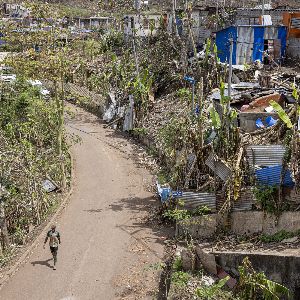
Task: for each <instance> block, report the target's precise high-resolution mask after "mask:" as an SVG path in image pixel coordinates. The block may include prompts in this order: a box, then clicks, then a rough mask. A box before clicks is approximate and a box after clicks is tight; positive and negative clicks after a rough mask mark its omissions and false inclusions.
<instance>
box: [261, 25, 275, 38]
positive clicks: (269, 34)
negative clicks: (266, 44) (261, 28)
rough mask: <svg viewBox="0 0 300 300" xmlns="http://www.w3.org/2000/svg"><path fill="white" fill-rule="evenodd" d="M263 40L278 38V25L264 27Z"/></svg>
mask: <svg viewBox="0 0 300 300" xmlns="http://www.w3.org/2000/svg"><path fill="white" fill-rule="evenodd" d="M264 38H265V40H276V39H278V27H275V26H271V27H265V36H264Z"/></svg>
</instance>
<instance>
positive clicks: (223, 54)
mask: <svg viewBox="0 0 300 300" xmlns="http://www.w3.org/2000/svg"><path fill="white" fill-rule="evenodd" d="M230 39H232V40H233V55H232V59H233V64H234V65H243V64H245V63H251V62H254V61H256V60H260V61H261V62H266V61H269V60H275V61H279V60H280V59H282V58H283V57H284V56H285V50H286V39H287V28H286V27H285V26H263V25H237V26H230V27H228V28H225V29H223V30H220V31H218V32H217V33H216V45H217V47H218V56H219V58H220V61H221V62H227V63H228V62H229V58H230Z"/></svg>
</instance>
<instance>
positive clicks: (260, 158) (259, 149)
mask: <svg viewBox="0 0 300 300" xmlns="http://www.w3.org/2000/svg"><path fill="white" fill-rule="evenodd" d="M246 153H247V158H248V162H249V164H250V166H252V167H253V166H264V167H265V166H276V165H281V164H282V161H283V157H284V153H285V147H284V146H283V145H252V146H248V147H247V148H246Z"/></svg>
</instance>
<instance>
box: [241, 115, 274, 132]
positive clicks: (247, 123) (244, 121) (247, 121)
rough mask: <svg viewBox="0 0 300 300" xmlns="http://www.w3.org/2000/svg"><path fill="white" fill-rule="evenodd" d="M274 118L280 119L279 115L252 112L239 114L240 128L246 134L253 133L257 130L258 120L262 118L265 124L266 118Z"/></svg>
mask: <svg viewBox="0 0 300 300" xmlns="http://www.w3.org/2000/svg"><path fill="white" fill-rule="evenodd" d="M269 116H272V118H273V119H275V120H276V119H278V115H277V113H252V112H243V113H239V120H240V128H241V130H244V131H245V132H253V131H255V130H257V128H256V123H255V122H256V120H257V119H258V118H260V119H261V120H262V121H263V123H264V124H265V121H266V118H267V117H269Z"/></svg>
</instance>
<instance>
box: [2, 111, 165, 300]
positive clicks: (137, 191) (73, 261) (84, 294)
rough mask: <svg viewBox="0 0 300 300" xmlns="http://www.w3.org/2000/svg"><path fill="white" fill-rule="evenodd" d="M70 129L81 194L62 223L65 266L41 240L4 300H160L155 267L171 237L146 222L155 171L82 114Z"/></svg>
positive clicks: (73, 199)
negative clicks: (156, 297) (53, 258)
mask: <svg viewBox="0 0 300 300" xmlns="http://www.w3.org/2000/svg"><path fill="white" fill-rule="evenodd" d="M67 128H68V131H70V132H71V133H75V134H77V135H79V136H80V137H81V139H82V142H81V143H80V144H77V145H76V146H74V155H75V160H76V164H75V165H76V184H75V189H74V193H73V195H72V197H71V200H70V203H69V205H68V206H67V208H66V209H65V210H64V212H63V213H62V215H61V216H60V217H59V219H58V220H57V226H58V230H59V231H60V232H61V236H62V245H61V246H60V248H59V255H58V259H59V261H58V269H57V270H56V271H54V270H53V269H52V261H51V260H50V252H49V249H48V247H47V248H46V249H45V250H43V248H42V243H43V241H42V240H41V241H40V243H39V245H38V246H37V247H36V248H35V250H34V251H33V253H32V255H31V256H30V257H29V259H28V261H27V262H25V263H24V264H23V265H22V266H21V268H20V269H19V271H18V272H17V273H16V274H15V275H14V276H13V277H12V278H10V280H9V281H8V282H7V283H6V284H5V285H4V286H3V287H2V289H1V290H0V299H3V300H18V299H20V300H52V299H53V300H60V299H65V300H67V299H68V300H79V299H82V300H89V299H91V300H92V299H106V300H108V299H153V297H154V293H153V289H154V288H155V280H157V278H155V277H154V275H153V271H151V268H149V266H150V265H151V264H154V263H157V262H159V261H160V259H161V258H162V253H163V239H164V234H163V233H162V232H161V230H160V229H159V228H158V227H157V228H156V229H153V226H150V225H147V224H148V223H147V222H146V221H145V218H146V217H147V214H148V210H149V209H150V208H151V206H153V205H156V200H155V199H154V198H153V195H152V194H151V193H149V192H148V191H146V186H147V182H149V180H150V175H149V173H148V172H147V171H145V169H144V168H142V167H139V166H138V165H137V164H136V162H134V160H133V159H132V158H131V157H130V153H131V152H132V151H137V150H136V149H137V148H136V147H134V146H132V145H130V143H128V142H127V141H126V140H124V139H123V138H121V137H118V136H116V135H115V134H114V132H113V131H109V130H105V129H104V128H103V126H102V125H101V124H99V123H98V121H97V118H95V117H94V116H92V115H90V114H88V113H86V112H83V111H82V110H79V109H76V117H75V119H73V120H71V121H68V125H67ZM118 148H120V149H118ZM138 154H139V153H138V152H137V153H136V155H138ZM45 232H46V230H45ZM149 269H150V271H149ZM147 270H148V271H147Z"/></svg>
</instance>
